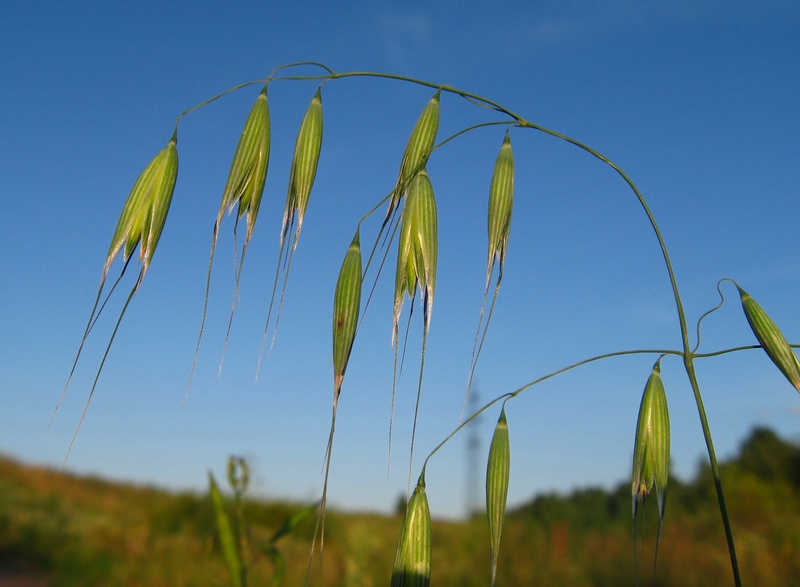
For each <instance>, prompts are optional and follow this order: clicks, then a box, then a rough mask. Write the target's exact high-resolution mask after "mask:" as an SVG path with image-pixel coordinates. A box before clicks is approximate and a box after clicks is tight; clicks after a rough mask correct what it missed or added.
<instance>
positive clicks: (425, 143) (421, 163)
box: [383, 90, 442, 225]
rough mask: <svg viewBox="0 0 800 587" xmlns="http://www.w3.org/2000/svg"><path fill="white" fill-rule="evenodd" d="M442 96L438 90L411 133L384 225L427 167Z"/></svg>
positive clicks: (437, 129) (434, 139)
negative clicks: (413, 179) (410, 186)
mask: <svg viewBox="0 0 800 587" xmlns="http://www.w3.org/2000/svg"><path fill="white" fill-rule="evenodd" d="M441 94H442V91H441V90H436V93H435V94H434V95H433V97H432V98H431V99H430V100H429V101H428V103H427V104H426V105H425V108H423V110H422V114H420V116H419V118H418V119H417V122H416V124H415V125H414V129H413V130H412V131H411V136H410V137H409V139H408V143H406V148H405V151H403V158H402V160H401V161H400V171H399V173H398V174H397V183H396V184H395V187H394V191H393V192H392V198H391V201H390V202H389V209H388V210H387V211H386V219H385V220H384V222H383V223H384V225H385V224H386V223H387V222H388V221H389V219H390V218H391V216H392V213H393V212H394V211H395V210H396V209H397V206H398V204H399V202H400V200H401V199H402V198H403V196H404V195H405V193H406V192H407V190H408V186H409V182H410V181H411V179H412V178H413V177H414V176H415V175H416V174H417V173H418V172H419V171H421V170H422V169H423V168H424V167H425V164H426V163H427V161H428V156H429V155H430V153H431V150H432V149H433V144H434V142H435V141H436V134H437V133H438V132H439V118H440V110H441V109H440V98H441Z"/></svg>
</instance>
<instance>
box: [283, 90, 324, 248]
mask: <svg viewBox="0 0 800 587" xmlns="http://www.w3.org/2000/svg"><path fill="white" fill-rule="evenodd" d="M321 149H322V93H321V90H320V89H318V90H317V93H316V94H314V97H313V98H312V99H311V104H309V106H308V110H306V114H305V116H304V117H303V122H302V123H301V124H300V130H299V131H298V133H297V141H296V142H295V146H294V157H293V158H292V167H291V169H290V171H289V191H288V193H287V195H286V207H285V208H284V211H283V226H282V227H281V246H282V245H283V241H284V239H285V238H286V235H287V234H288V232H289V228H290V227H291V225H292V223H293V222H294V219H295V216H296V219H297V227H296V228H295V233H294V234H295V236H294V242H293V244H292V247H296V246H297V239H298V237H299V236H300V229H301V228H302V227H303V218H304V217H305V213H306V207H307V206H308V198H309V196H310V195H311V188H312V186H313V185H314V178H315V177H316V175H317V165H318V163H319V154H320V151H321Z"/></svg>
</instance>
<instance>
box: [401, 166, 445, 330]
mask: <svg viewBox="0 0 800 587" xmlns="http://www.w3.org/2000/svg"><path fill="white" fill-rule="evenodd" d="M438 247H439V243H438V219H437V213H436V198H435V196H434V193H433V187H432V185H431V181H430V179H429V178H428V174H427V172H426V171H425V170H424V169H423V170H422V171H420V172H419V173H418V174H417V175H416V176H415V177H414V179H413V180H412V182H411V185H410V186H409V190H408V199H407V200H406V205H405V208H404V210H403V218H402V226H401V228H400V242H399V245H398V251H397V272H396V274H395V291H394V329H395V330H396V329H397V323H398V321H399V318H400V311H401V309H402V306H403V299H404V295H405V294H408V296H409V297H413V295H414V292H415V290H416V288H417V286H418V285H419V290H420V292H421V294H422V298H423V300H422V301H423V303H424V304H425V307H424V311H425V329H426V330H427V329H428V327H429V326H430V317H431V312H432V311H433V294H434V289H435V285H436V264H437V257H438Z"/></svg>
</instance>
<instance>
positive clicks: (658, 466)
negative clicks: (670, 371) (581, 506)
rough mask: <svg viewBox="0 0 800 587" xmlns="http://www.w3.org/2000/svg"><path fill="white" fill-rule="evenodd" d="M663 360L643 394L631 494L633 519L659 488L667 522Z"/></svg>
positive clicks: (667, 438) (666, 459) (656, 364)
mask: <svg viewBox="0 0 800 587" xmlns="http://www.w3.org/2000/svg"><path fill="white" fill-rule="evenodd" d="M660 363H661V358H659V359H658V360H657V361H656V363H655V365H653V371H652V373H651V374H650V377H649V378H648V379H647V384H646V385H645V388H644V393H643V394H642V402H641V405H640V406H639V419H638V421H637V423H636V440H635V443H634V453H633V478H632V481H631V494H632V499H633V515H634V518H635V516H636V511H637V509H638V506H639V505H640V504H641V503H643V502H644V500H645V498H646V497H647V495H648V494H649V493H650V492H651V491H652V490H653V488H654V487H655V490H656V496H657V498H658V506H659V510H660V512H661V516H662V518H663V515H664V498H665V495H666V489H667V478H668V476H669V445H670V438H669V411H668V409H667V396H666V393H665V391H664V384H663V382H662V380H661V364H660Z"/></svg>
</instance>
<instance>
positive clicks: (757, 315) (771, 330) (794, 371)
mask: <svg viewBox="0 0 800 587" xmlns="http://www.w3.org/2000/svg"><path fill="white" fill-rule="evenodd" d="M736 287H737V289H738V290H739V296H740V298H741V301H742V309H743V310H744V315H745V317H746V318H747V322H748V324H750V329H751V330H752V331H753V334H755V335H756V338H757V339H758V342H760V343H761V346H762V347H763V348H764V351H765V352H766V353H767V356H769V358H770V359H771V360H772V362H773V363H775V366H776V367H778V369H779V370H780V372H781V373H783V375H784V377H786V379H787V380H788V381H789V383H791V384H792V385H793V386H794V388H795V389H796V390H797V391H800V363H798V361H797V356H796V355H795V354H794V352H793V351H792V347H791V346H790V345H789V342H788V341H787V340H786V337H785V336H783V333H782V332H781V331H780V330H779V329H778V326H777V325H776V324H775V322H773V321H772V319H771V318H770V317H769V316H768V315H767V313H766V312H765V311H764V309H763V308H762V307H761V306H760V305H759V304H758V303H757V302H756V301H755V300H754V299H753V298H752V297H751V296H750V294H748V293H747V292H746V291H744V290H743V289H742V288H741V287H739V286H738V285H737V286H736Z"/></svg>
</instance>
